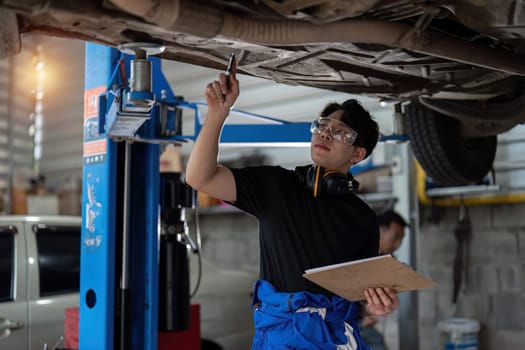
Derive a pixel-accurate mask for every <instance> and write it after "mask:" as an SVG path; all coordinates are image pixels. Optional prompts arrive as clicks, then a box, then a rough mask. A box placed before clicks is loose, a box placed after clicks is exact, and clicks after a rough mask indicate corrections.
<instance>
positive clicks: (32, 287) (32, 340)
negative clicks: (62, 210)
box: [0, 216, 257, 350]
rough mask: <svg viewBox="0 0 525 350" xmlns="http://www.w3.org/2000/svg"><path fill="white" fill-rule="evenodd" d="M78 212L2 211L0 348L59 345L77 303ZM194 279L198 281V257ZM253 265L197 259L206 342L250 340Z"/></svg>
mask: <svg viewBox="0 0 525 350" xmlns="http://www.w3.org/2000/svg"><path fill="white" fill-rule="evenodd" d="M80 223H81V220H80V218H79V217H65V216H0V349H16V350H42V349H43V348H44V346H46V345H47V347H48V348H49V349H53V348H54V347H55V346H56V347H63V343H62V337H63V335H64V321H65V309H66V308H74V307H78V305H79V294H78V290H79V285H80V283H79V281H80ZM191 260H193V263H192V269H191V275H190V276H191V277H190V278H191V279H192V281H194V283H193V284H192V285H194V284H195V281H196V277H197V272H198V269H197V268H196V267H197V265H196V264H197V262H196V260H197V259H193V258H192V259H191ZM256 278H257V275H256V274H255V273H248V272H239V271H231V270H224V269H221V268H218V267H217V266H215V265H214V264H212V263H211V262H209V261H205V260H203V261H202V280H201V283H200V288H199V290H198V292H197V294H196V295H195V297H194V298H193V299H192V300H191V302H192V303H198V304H200V308H201V312H200V314H201V338H202V340H203V348H202V349H203V350H212V349H213V350H215V349H221V350H241V349H248V348H250V346H251V340H252V336H253V332H254V331H253V322H252V312H251V310H250V303H251V291H252V285H253V283H254V282H255V280H256Z"/></svg>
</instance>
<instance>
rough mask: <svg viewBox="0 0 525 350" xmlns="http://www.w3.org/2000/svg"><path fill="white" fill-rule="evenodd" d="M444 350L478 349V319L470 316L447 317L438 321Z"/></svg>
mask: <svg viewBox="0 0 525 350" xmlns="http://www.w3.org/2000/svg"><path fill="white" fill-rule="evenodd" d="M438 329H439V330H440V331H441V335H442V336H441V339H442V343H443V346H444V347H443V348H442V349H445V350H478V348H479V342H478V332H479V329H480V324H479V321H478V320H473V319H470V318H449V319H445V320H442V321H439V322H438Z"/></svg>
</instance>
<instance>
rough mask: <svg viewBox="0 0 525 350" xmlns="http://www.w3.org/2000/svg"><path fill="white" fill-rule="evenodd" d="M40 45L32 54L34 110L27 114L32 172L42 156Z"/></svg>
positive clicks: (38, 165)
mask: <svg viewBox="0 0 525 350" xmlns="http://www.w3.org/2000/svg"><path fill="white" fill-rule="evenodd" d="M42 51H43V48H42V45H37V46H36V49H35V54H34V56H33V64H34V68H35V73H36V74H35V85H34V94H35V101H34V110H33V113H31V115H30V116H29V119H30V120H31V121H32V122H33V123H32V124H31V125H30V126H29V128H28V132H29V135H31V136H32V137H33V172H34V173H35V175H36V174H38V173H39V171H40V169H39V168H40V159H41V158H42V141H43V132H42V127H43V125H44V115H43V110H44V105H43V99H44V95H45V94H44V79H45V76H46V71H45V63H44V61H43V56H42Z"/></svg>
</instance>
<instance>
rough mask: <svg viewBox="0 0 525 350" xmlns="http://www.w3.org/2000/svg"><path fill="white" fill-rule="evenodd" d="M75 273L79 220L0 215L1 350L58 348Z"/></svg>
mask: <svg viewBox="0 0 525 350" xmlns="http://www.w3.org/2000/svg"><path fill="white" fill-rule="evenodd" d="M79 272H80V218H78V217H58V216H52V217H37V216H34V217H33V216H31V217H28V216H0V349H16V350H42V349H43V348H44V346H46V345H47V346H48V348H50V349H52V348H53V347H55V345H60V346H61V345H62V342H61V338H62V336H63V334H64V319H65V309H66V308H71V307H78V304H79V295H78V289H79V286H80V274H79Z"/></svg>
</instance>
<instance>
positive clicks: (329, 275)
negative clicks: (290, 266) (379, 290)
mask: <svg viewBox="0 0 525 350" xmlns="http://www.w3.org/2000/svg"><path fill="white" fill-rule="evenodd" d="M303 277H305V278H306V279H308V280H310V281H312V282H314V283H316V284H318V285H320V286H321V287H323V288H325V289H327V290H329V291H331V292H332V293H334V294H336V295H339V296H340V297H343V298H345V299H347V300H350V301H358V300H363V299H365V295H364V290H365V289H366V288H369V287H389V288H391V289H392V290H394V291H396V292H398V293H399V292H407V291H413V290H418V289H424V288H433V287H435V286H436V283H435V282H434V281H432V280H430V279H428V278H426V277H425V276H423V275H421V274H420V273H418V272H417V271H415V270H414V269H412V268H411V267H410V266H408V265H406V264H404V263H402V262H400V261H398V260H397V259H396V258H394V257H393V256H392V255H390V254H387V255H380V256H376V257H373V258H367V259H362V260H355V261H350V262H347V263H342V264H335V265H329V266H323V267H319V268H315V269H309V270H306V271H305V273H304V275H303Z"/></svg>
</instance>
